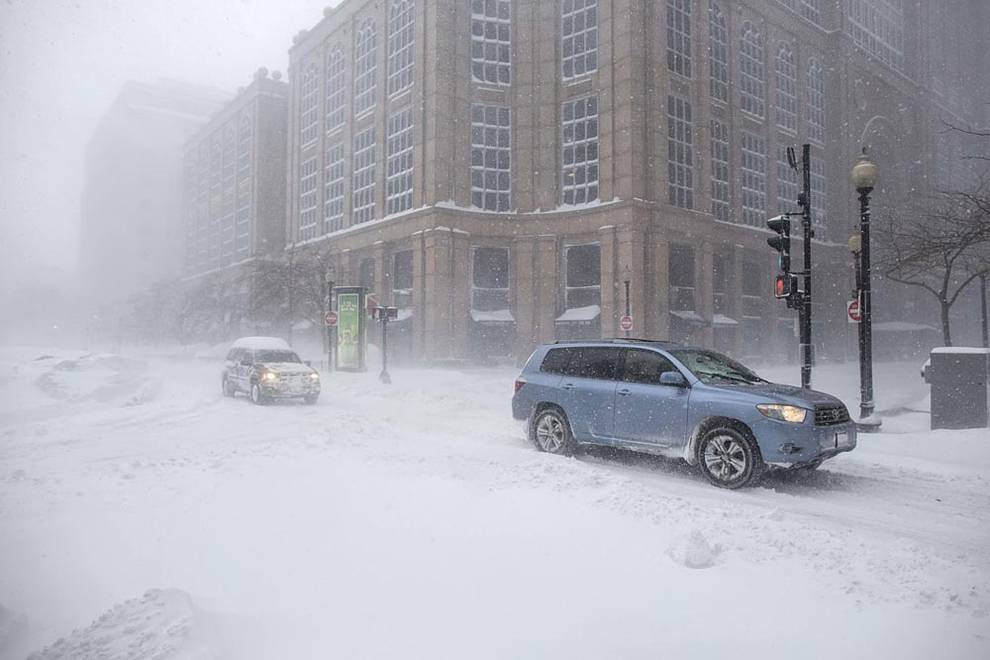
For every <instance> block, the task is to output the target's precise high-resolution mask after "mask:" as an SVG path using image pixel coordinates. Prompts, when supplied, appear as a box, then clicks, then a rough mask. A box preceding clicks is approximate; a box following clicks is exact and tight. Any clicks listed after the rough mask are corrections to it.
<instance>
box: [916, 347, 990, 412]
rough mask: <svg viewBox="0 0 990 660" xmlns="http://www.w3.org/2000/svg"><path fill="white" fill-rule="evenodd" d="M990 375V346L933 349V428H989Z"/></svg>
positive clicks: (928, 374) (927, 374) (930, 372)
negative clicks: (988, 347) (987, 347)
mask: <svg viewBox="0 0 990 660" xmlns="http://www.w3.org/2000/svg"><path fill="white" fill-rule="evenodd" d="M988 379H990V349H986V348H965V347H961V346H960V347H955V346H944V347H941V348H935V349H932V355H931V361H930V364H929V365H928V366H927V368H926V369H925V380H926V381H927V382H928V384H929V385H931V388H932V428H933V429H978V428H986V427H987V425H988V411H990V387H988V384H987V381H988Z"/></svg>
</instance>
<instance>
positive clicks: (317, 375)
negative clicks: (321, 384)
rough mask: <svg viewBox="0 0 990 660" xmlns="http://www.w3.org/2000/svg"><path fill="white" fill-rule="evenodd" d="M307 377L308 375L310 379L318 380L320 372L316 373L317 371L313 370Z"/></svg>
mask: <svg viewBox="0 0 990 660" xmlns="http://www.w3.org/2000/svg"><path fill="white" fill-rule="evenodd" d="M309 377H310V379H312V380H319V379H320V374H318V373H316V372H315V371H314V372H313V373H311V374H310V375H309Z"/></svg>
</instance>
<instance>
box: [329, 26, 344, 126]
mask: <svg viewBox="0 0 990 660" xmlns="http://www.w3.org/2000/svg"><path fill="white" fill-rule="evenodd" d="M344 75H345V73H344V54H343V53H342V52H341V51H340V48H338V47H337V46H334V47H333V48H331V49H330V52H329V53H327V89H326V102H327V125H326V130H327V131H332V130H333V129H335V128H337V127H339V126H340V125H341V124H343V123H344V94H345V92H344Z"/></svg>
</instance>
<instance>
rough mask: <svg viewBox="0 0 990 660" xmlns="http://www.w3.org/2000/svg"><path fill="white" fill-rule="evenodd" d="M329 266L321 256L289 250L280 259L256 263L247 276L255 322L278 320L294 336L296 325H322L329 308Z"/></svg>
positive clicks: (314, 253) (250, 307)
mask: <svg viewBox="0 0 990 660" xmlns="http://www.w3.org/2000/svg"><path fill="white" fill-rule="evenodd" d="M329 267H330V262H329V260H328V259H327V258H326V256H325V255H322V254H320V253H318V252H302V251H300V250H294V249H292V248H289V249H288V250H286V252H285V255H284V256H282V257H280V258H267V259H258V260H256V261H255V262H254V263H253V264H252V266H251V267H250V268H248V269H247V270H246V272H245V275H244V276H245V277H247V278H250V291H251V294H250V298H249V305H248V308H249V310H250V313H251V315H252V316H253V317H254V318H256V319H269V320H272V321H277V320H279V319H281V320H283V321H284V322H286V323H287V324H288V325H287V331H288V332H289V333H291V329H292V326H293V324H295V323H296V322H298V321H309V322H310V323H312V324H313V325H316V326H318V325H320V324H321V323H322V322H323V313H324V311H325V308H326V284H325V277H326V272H327V270H328V268H329Z"/></svg>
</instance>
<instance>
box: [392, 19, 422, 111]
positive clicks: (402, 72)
mask: <svg viewBox="0 0 990 660" xmlns="http://www.w3.org/2000/svg"><path fill="white" fill-rule="evenodd" d="M415 21H416V3H415V2H414V0H392V9H391V11H390V12H389V16H388V94H389V96H392V95H394V94H398V93H399V92H401V91H403V90H405V89H408V88H409V87H411V86H412V84H413V26H414V24H415Z"/></svg>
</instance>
